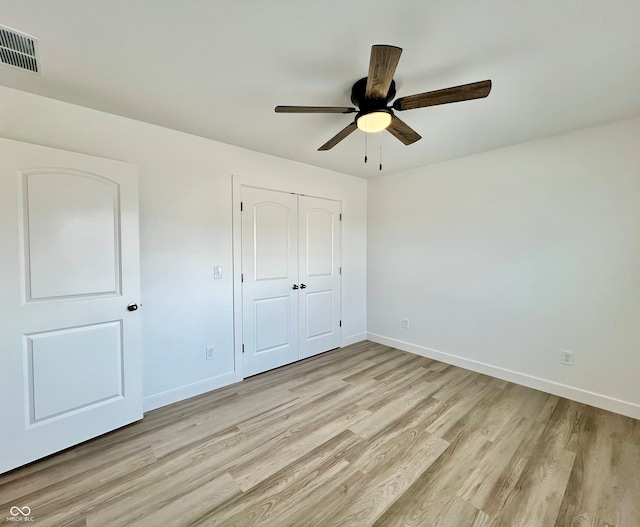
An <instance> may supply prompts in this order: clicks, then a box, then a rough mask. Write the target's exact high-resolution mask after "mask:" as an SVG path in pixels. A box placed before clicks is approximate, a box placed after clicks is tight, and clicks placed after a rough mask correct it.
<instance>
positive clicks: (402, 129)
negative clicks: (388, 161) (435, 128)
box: [387, 115, 422, 145]
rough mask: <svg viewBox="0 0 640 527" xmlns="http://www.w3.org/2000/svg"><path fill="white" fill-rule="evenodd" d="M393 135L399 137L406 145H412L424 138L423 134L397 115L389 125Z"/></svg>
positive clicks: (388, 128)
mask: <svg viewBox="0 0 640 527" xmlns="http://www.w3.org/2000/svg"><path fill="white" fill-rule="evenodd" d="M387 130H389V132H390V133H391V135H393V136H395V137H397V138H398V139H400V141H402V142H403V143H404V144H405V145H410V144H412V143H415V142H416V141H419V140H420V139H422V136H421V135H420V134H419V133H418V132H416V131H415V130H414V129H413V128H411V127H410V126H409V125H408V124H407V123H405V122H404V121H402V120H400V119H398V118H397V117H396V116H395V115H394V116H393V119H392V120H391V124H390V125H389V126H388V127H387Z"/></svg>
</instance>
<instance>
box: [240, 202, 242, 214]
mask: <svg viewBox="0 0 640 527" xmlns="http://www.w3.org/2000/svg"><path fill="white" fill-rule="evenodd" d="M240 212H242V201H241V202H240Z"/></svg>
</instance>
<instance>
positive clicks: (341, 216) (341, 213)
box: [340, 212, 342, 221]
mask: <svg viewBox="0 0 640 527" xmlns="http://www.w3.org/2000/svg"><path fill="white" fill-rule="evenodd" d="M340 221H342V212H341V213H340Z"/></svg>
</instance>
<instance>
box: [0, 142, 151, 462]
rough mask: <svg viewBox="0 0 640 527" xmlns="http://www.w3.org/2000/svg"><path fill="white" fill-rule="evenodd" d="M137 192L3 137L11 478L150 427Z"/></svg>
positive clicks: (5, 442) (2, 316) (3, 411)
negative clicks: (46, 460)
mask: <svg viewBox="0 0 640 527" xmlns="http://www.w3.org/2000/svg"><path fill="white" fill-rule="evenodd" d="M137 185H138V183H137V171H136V168H135V167H134V166H132V165H129V164H126V163H120V162H117V161H110V160H106V159H101V158H95V157H91V156H86V155H82V154H76V153H72V152H66V151H62V150H55V149H52V148H46V147H42V146H36V145H30V144H26V143H20V142H17V141H11V140H8V139H0V247H1V250H2V255H1V258H0V291H1V295H0V320H1V321H2V322H1V324H0V386H1V387H2V388H1V389H2V404H1V405H0V423H2V434H0V473H1V472H5V471H7V470H10V469H12V468H15V467H18V466H21V465H23V464H25V463H29V462H31V461H34V460H36V459H39V458H41V457H44V456H47V455H49V454H52V453H54V452H57V451H59V450H62V449H65V448H68V447H70V446H72V445H75V444H77V443H80V442H82V441H86V440H87V439H90V438H92V437H95V436H98V435H100V434H103V433H105V432H108V431H110V430H113V429H115V428H118V427H121V426H123V425H126V424H128V423H131V422H133V421H136V420H138V419H141V418H142V389H141V388H142V383H141V364H140V342H139V314H138V313H137V312H136V311H129V310H128V308H127V306H128V304H130V303H136V302H138V300H139V291H140V285H139V253H138V191H137Z"/></svg>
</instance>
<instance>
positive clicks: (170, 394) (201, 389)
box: [142, 372, 236, 412]
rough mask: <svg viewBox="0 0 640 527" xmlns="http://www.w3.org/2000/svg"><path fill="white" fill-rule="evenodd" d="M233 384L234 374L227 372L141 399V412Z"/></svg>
mask: <svg viewBox="0 0 640 527" xmlns="http://www.w3.org/2000/svg"><path fill="white" fill-rule="evenodd" d="M234 382H236V374H235V373H234V372H229V373H225V374H223V375H218V376H217V377H211V378H210V379H205V380H203V381H199V382H194V383H193V384H187V385H186V386H181V387H180V388H175V389H173V390H167V391H166V392H162V393H157V394H155V395H150V396H149V397H145V398H144V399H143V401H142V411H143V412H149V411H151V410H155V409H156V408H161V407H162V406H167V405H169V404H173V403H177V402H179V401H184V400H185V399H189V398H190V397H195V396H196V395H200V394H203V393H206V392H210V391H211V390H215V389H217V388H222V387H223V386H228V385H229V384H233V383H234Z"/></svg>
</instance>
